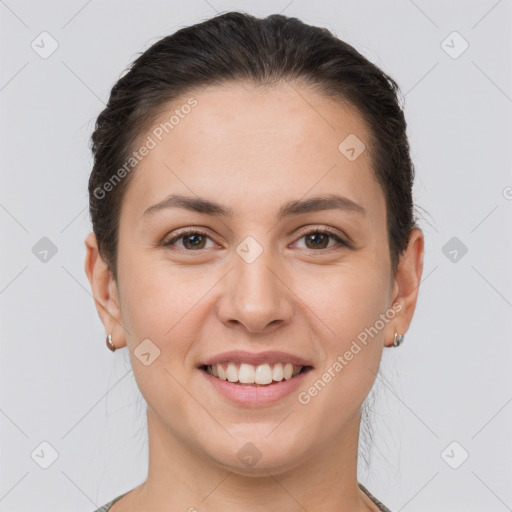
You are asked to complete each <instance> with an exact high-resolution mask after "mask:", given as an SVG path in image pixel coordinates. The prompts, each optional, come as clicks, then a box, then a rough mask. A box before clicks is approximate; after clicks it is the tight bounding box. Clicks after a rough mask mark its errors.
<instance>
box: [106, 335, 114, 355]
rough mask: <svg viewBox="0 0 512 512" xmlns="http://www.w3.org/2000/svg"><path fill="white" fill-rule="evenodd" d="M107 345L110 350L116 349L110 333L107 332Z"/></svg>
mask: <svg viewBox="0 0 512 512" xmlns="http://www.w3.org/2000/svg"><path fill="white" fill-rule="evenodd" d="M107 347H108V348H109V349H110V350H112V352H115V350H116V347H115V346H114V344H113V343H112V335H111V334H109V335H108V336H107Z"/></svg>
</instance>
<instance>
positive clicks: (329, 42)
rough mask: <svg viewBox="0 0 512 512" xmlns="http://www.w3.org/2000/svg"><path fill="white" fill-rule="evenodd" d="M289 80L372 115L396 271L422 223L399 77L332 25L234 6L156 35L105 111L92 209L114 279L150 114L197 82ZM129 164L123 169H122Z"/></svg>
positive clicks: (95, 147)
mask: <svg viewBox="0 0 512 512" xmlns="http://www.w3.org/2000/svg"><path fill="white" fill-rule="evenodd" d="M282 80H293V81H295V82H296V83H299V84H305V85H309V86H312V87H314V89H315V90H316V91H318V92H319V93H321V94H324V95H326V96H328V97H331V98H335V99H337V100H338V101H341V102H345V103H348V104H351V105H353V106H355V107H356V108H357V109H358V111H359V112H360V113H361V115H362V116H363V118H364V119H365V120H366V122H367V124H368V126H369V128H370V132H371V137H372V140H371V141H370V144H369V150H370V154H371V157H372V163H373V171H374V174H375V177H376V178H377V180H378V182H379V183H380V185H381V186H382V189H383V191H384V195H385V199H386V211H387V230H388V241H389V248H390V259H391V266H392V272H393V275H394V274H395V273H396V270H397V267H398V262H399V257H400V254H401V253H402V252H403V251H404V250H405V249H406V248H407V244H408V239H409V235H410V232H411V230H412V229H413V228H414V227H415V226H416V223H415V219H414V217H413V209H414V206H413V200H412V185H413V180H414V167H413V164H412V162H411V158H410V154H409V144H408V140H407V135H406V122H405V118H404V114H403V111H402V108H401V106H400V105H399V102H398V93H399V88H398V85H397V84H396V82H395V81H394V80H393V79H392V78H390V77H389V76H388V75H386V74H385V73H384V72H383V71H382V70H380V69H379V68H378V67H377V66H376V65H374V64H372V63H371V62H369V61H368V60H367V59H366V58H365V57H363V56H362V55H361V54H360V53H358V52H357V51H356V50H355V49H354V48H353V47H352V46H350V45H349V44H347V43H345V42H344V41H342V40H340V39H338V38H337V37H335V36H334V35H333V34H332V33H331V32H330V31H329V30H327V29H325V28H319V27H315V26H310V25H307V24H305V23H303V22H302V21H300V20H299V19H297V18H289V17H287V16H283V15H279V14H274V15H271V16H268V17H267V18H264V19H260V18H256V17H254V16H251V15H249V14H244V13H240V12H228V13H225V14H221V15H219V16H216V17H214V18H211V19H209V20H207V21H204V22H202V23H198V24H196V25H192V26H190V27H185V28H182V29H180V30H178V31H177V32H175V33H174V34H172V35H169V36H167V37H164V38H163V39H161V40H159V41H157V42H156V43H155V44H153V45H152V46H151V47H150V48H149V49H148V50H146V51H145V52H144V53H142V54H141V55H140V56H139V57H138V58H137V59H136V60H135V61H134V62H133V63H132V65H131V66H130V68H129V70H128V71H127V73H126V74H125V75H124V76H122V77H121V78H120V79H119V80H118V82H117V83H116V84H115V85H114V87H113V88H112V91H111V93H110V98H109V100H108V104H107V106H106V107H105V109H104V110H103V111H102V112H101V113H100V115H99V116H98V119H97V121H96V127H95V130H94V133H93V134H92V152H93V155H94V166H93V169H92V172H91V175H90V178H89V211H90V215H91V220H92V225H93V230H94V233H95V234H96V238H97V240H98V246H99V250H100V254H101V255H102V257H103V259H104V260H105V261H106V262H107V265H108V266H109V269H110V270H111V272H112V273H113V276H114V278H115V279H116V280H117V246H118V228H119V216H120V211H121V201H122V198H123V193H124V191H125V190H126V187H127V186H128V184H129V183H130V180H131V179H132V175H133V174H134V173H133V172H126V162H127V160H129V159H130V155H131V153H132V152H133V150H134V146H135V142H136V141H137V140H138V138H139V137H141V136H142V135H143V134H144V133H145V131H146V130H147V129H148V127H149V125H150V123H151V122H153V120H154V119H155V117H156V116H158V115H159V114H160V113H161V112H162V111H163V109H164V108H165V107H166V105H167V104H169V102H170V101H173V100H174V99H176V98H178V97H181V96H182V95H183V94H185V93H189V92H191V91H192V90H194V89H197V88H199V87H203V86H208V85H216V84H225V83H234V82H239V81H250V82H252V83H254V84H256V85H258V86H263V87H265V86H270V85H273V84H277V83H278V82H279V81H282ZM340 142H341V141H340ZM123 166H124V167H123ZM123 168H124V169H125V172H122V173H121V172H118V174H117V176H115V173H116V171H120V170H121V169H123ZM121 175H122V179H121ZM114 177H116V178H117V181H116V182H114V184H113V185H112V183H113V182H112V178H114ZM107 183H110V184H111V186H108V187H107V186H106V185H107Z"/></svg>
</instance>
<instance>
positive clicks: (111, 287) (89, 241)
mask: <svg viewBox="0 0 512 512" xmlns="http://www.w3.org/2000/svg"><path fill="white" fill-rule="evenodd" d="M85 247H86V249H87V254H86V256H85V273H86V274H87V278H88V279H89V283H90V284H91V289H92V294H93V297H94V302H95V304H96V309H97V311H98V315H99V317H100V319H101V321H102V322H103V325H104V327H105V330H106V332H107V334H111V335H112V343H113V344H114V345H115V346H116V348H120V347H124V346H125V345H126V330H125V328H124V327H123V323H122V317H121V308H120V306H119V291H118V288H117V283H116V282H115V280H114V277H113V275H112V272H111V271H110V270H109V269H108V266H107V264H106V263H105V261H104V260H103V258H102V257H101V255H100V253H99V250H98V242H97V240H96V235H95V234H94V233H90V234H89V235H87V237H86V239H85Z"/></svg>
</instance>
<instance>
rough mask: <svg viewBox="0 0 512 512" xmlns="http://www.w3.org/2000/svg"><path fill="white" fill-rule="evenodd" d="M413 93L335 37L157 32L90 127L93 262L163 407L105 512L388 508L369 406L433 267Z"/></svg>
mask: <svg viewBox="0 0 512 512" xmlns="http://www.w3.org/2000/svg"><path fill="white" fill-rule="evenodd" d="M397 94H398V86H397V84H396V83H395V82H394V81H393V80H392V79H391V78H390V77H389V76H387V75H386V74H384V73H383V72H382V71H381V70H380V69H379V68H377V67H376V66H375V65H374V64H372V63H370V62H369V61H368V60H366V59H365V58H364V57H363V56H362V55H360V54H359V53H358V52H357V51H356V50H355V49H354V48H352V47H351V46H350V45H348V44H346V43H344V42H343V41H341V40H339V39H338V38H336V37H335V36H334V35H332V34H331V33H330V32H329V31H327V30H326V29H322V28H317V27H313V26H309V25H306V24H304V23H302V22H301V21H299V20H298V19H296V18H288V17H285V16H281V15H272V16H269V17H268V18H265V19H258V18H255V17H253V16H250V15H246V14H242V13H238V12H230V13H226V14H222V15H220V16H217V17H215V18H212V19H210V20H208V21H205V22H203V23H200V24H197V25H194V26H191V27H187V28H183V29H181V30H179V31H178V32H176V33H175V34H173V35H170V36H168V37H165V38H164V39H162V40H160V41H158V42H157V43H156V44H154V45H153V46H152V47H151V48H149V49H148V50H147V51H146V52H144V53H143V54H142V55H141V56H140V57H139V58H137V60H136V61H135V62H134V63H133V65H132V66H131V68H130V70H129V71H128V72H127V73H126V74H125V75H124V76H123V77H122V78H121V79H120V80H119V81H118V82H117V83H116V85H115V86H114V88H113V89H112V92H111V95H110V99H109V102H108V105H107V106H106V108H105V109H104V110H103V112H102V113H101V114H100V115H99V117H98V119H97V124H96V129H95V131H94V134H93V136H92V140H93V153H94V168H93V170H92V174H91V177H90V182H89V193H90V213H91V218H92V224H93V230H94V232H93V233H91V234H90V235H89V236H88V237H87V239H86V248H87V256H86V264H85V269H86V273H87V276H88V278H89V281H90V283H91V287H92V290H93V294H94V298H95V303H96V306H97V309H98V312H99V315H100V317H101V320H102V322H103V324H104V326H105V329H106V332H107V345H108V347H109V348H110V349H111V350H115V349H118V348H121V347H124V346H126V347H127V348H128V350H129V353H130V358H131V363H132V367H133V372H134V375H135V378H136V381H137V384H138V386H139V388H140V391H141V393H142V395H143V396H144V398H145V400H146V402H147V421H148V435H149V470H148V476H147V479H146V480H145V481H144V482H143V483H141V484H140V485H139V486H138V487H136V488H135V489H132V490H130V491H128V492H126V493H124V494H123V495H121V496H119V497H117V498H116V499H114V500H113V501H111V502H110V503H108V504H107V505H105V506H104V507H102V508H101V509H100V510H101V511H102V512H103V511H106V510H109V511H110V512H124V511H134V512H135V511H137V512H139V511H151V512H160V511H161V512H164V511H167V512H168V511H189V512H192V511H195V510H200V511H211V512H217V511H222V512H230V511H239V510H241V509H243V510H244V511H246V512H253V511H258V512H259V511H269V510H271V511H273V510H275V511H278V510H279V511H303V510H307V511H308V512H316V511H320V510H321V511H322V512H329V511H332V512H334V511H336V512H349V511H350V512H355V511H358V512H359V511H369V510H370V511H377V510H388V509H387V508H386V507H385V506H384V505H382V503H380V502H379V501H378V500H377V499H376V498H374V497H373V496H372V495H371V493H370V492H369V491H368V490H367V489H366V488H365V487H364V486H363V485H361V484H359V483H358V481H357V454H358V438H359V430H360V422H361V406H362V404H363V402H364V400H365V398H366V396H367V395H368V393H369V391H370V389H371V387H372V385H373V383H374V380H375V378H376V374H377V371H378V368H379V363H380V359H381V355H382V351H383V349H384V348H386V347H393V346H394V347H396V346H398V345H400V343H401V342H402V340H403V339H404V333H405V332H406V331H407V329H408V327H409V325H410V323H411V321H412V317H413V313H414V309H415V305H416V300H417V295H418V286H419V283H420V279H421V274H422V270H423V251H424V238H423V234H422V231H421V230H420V229H419V228H418V227H417V225H416V221H415V218H414V206H413V201H412V185H413V178H414V170H413V165H412V163H411V159H410V156H409V146H408V141H407V136H406V122H405V120H404V115H403V112H402V109H401V107H400V106H399V104H398V100H397Z"/></svg>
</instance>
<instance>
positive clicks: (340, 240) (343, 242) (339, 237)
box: [162, 224, 353, 253]
mask: <svg viewBox="0 0 512 512" xmlns="http://www.w3.org/2000/svg"><path fill="white" fill-rule="evenodd" d="M312 233H322V234H324V235H326V236H330V237H332V238H334V239H336V241H337V243H336V244H335V245H333V246H331V247H328V248H324V249H318V250H316V249H306V250H310V251H312V252H318V253H322V252H323V251H329V250H333V249H336V248H340V246H341V247H348V248H352V247H353V244H352V243H351V241H350V239H349V238H348V237H347V236H346V235H344V234H341V233H339V232H338V231H336V230H334V228H331V227H327V226H323V225H311V224H308V225H307V226H305V227H304V229H301V230H300V231H299V233H297V234H296V235H295V238H294V241H293V242H292V244H293V243H296V242H298V241H299V240H300V239H301V238H304V237H305V236H307V235H309V234H312ZM187 234H196V235H200V236H204V237H206V238H209V239H210V240H211V241H212V242H213V243H214V244H217V242H216V241H215V240H214V239H213V237H212V236H210V234H209V232H208V230H207V228H204V227H187V228H182V229H180V230H178V231H177V232H176V233H174V234H173V236H172V237H171V238H169V239H168V240H165V239H164V241H163V242H162V245H163V246H164V247H174V246H175V245H174V243H175V242H176V241H177V240H179V239H180V238H181V237H183V236H184V235H187ZM217 245H218V244H217ZM289 245H290V244H289ZM178 250H182V251H185V252H188V253H193V252H197V253H200V252H202V251H205V250H207V249H199V250H197V251H194V250H189V249H182V248H178Z"/></svg>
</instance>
